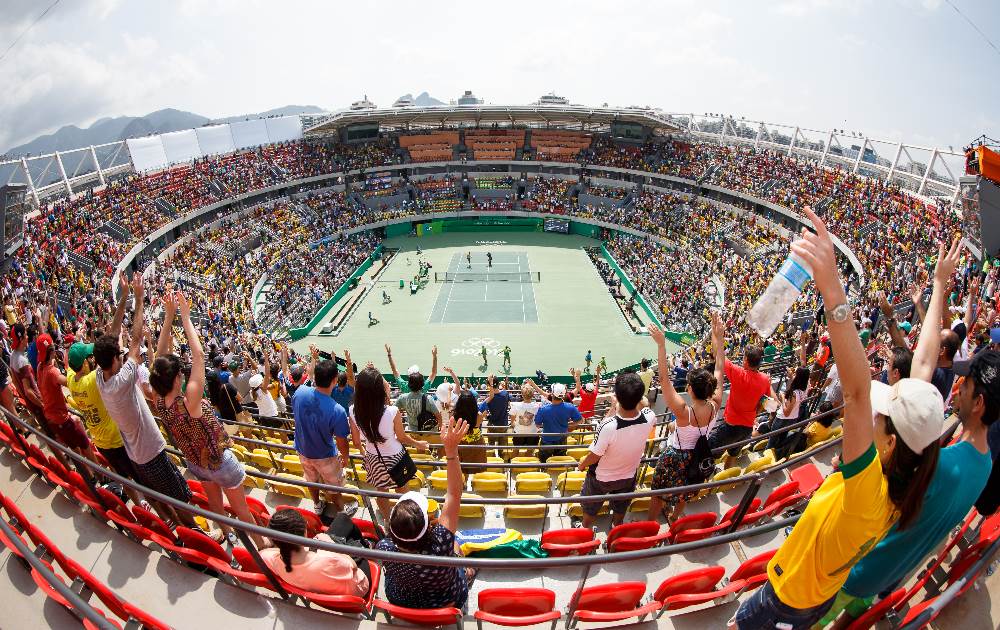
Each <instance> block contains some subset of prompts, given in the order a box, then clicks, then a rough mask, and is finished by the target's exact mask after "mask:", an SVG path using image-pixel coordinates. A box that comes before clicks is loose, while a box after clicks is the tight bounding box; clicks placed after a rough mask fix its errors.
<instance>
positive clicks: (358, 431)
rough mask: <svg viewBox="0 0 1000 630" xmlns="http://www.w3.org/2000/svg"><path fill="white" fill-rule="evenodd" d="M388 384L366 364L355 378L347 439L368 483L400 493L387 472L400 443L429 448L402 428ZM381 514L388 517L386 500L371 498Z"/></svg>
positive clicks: (399, 455) (400, 451) (399, 454)
mask: <svg viewBox="0 0 1000 630" xmlns="http://www.w3.org/2000/svg"><path fill="white" fill-rule="evenodd" d="M389 402H390V399H389V383H388V382H386V380H385V379H384V378H382V375H381V374H380V373H379V371H378V370H376V369H375V368H374V367H370V366H369V367H367V368H365V369H364V370H362V371H361V373H359V374H358V375H357V377H356V378H355V389H354V404H353V405H351V409H350V413H349V414H348V415H349V418H350V422H351V439H352V440H353V442H354V448H356V449H358V450H359V451H361V453H362V465H363V466H364V469H365V474H366V475H367V476H368V485H370V486H372V487H373V488H375V489H376V490H382V491H384V492H404V491H405V490H406V488H405V487H399V486H397V485H396V482H395V481H393V479H392V476H391V475H390V474H389V471H390V470H392V468H393V466H395V465H396V463H397V462H399V460H400V459H401V458H402V457H403V455H404V453H405V451H404V450H403V448H404V446H412V447H414V448H416V449H417V450H420V451H427V450H428V449H429V447H428V444H427V442H421V441H418V440H414V439H413V438H412V437H410V436H409V435H407V434H406V430H405V429H403V414H401V413H400V412H399V409H398V408H397V407H396V406H395V405H390V404H389ZM375 502H376V503H377V504H378V508H379V511H380V512H382V516H383V517H384V518H385V519H386V520H388V519H389V514H390V508H391V505H390V503H389V499H387V498H384V497H380V498H378V499H376V500H375Z"/></svg>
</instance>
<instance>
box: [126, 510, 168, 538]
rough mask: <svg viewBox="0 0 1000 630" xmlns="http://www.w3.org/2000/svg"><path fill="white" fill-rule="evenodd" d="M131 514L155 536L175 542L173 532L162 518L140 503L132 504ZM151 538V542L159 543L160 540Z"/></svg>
mask: <svg viewBox="0 0 1000 630" xmlns="http://www.w3.org/2000/svg"><path fill="white" fill-rule="evenodd" d="M132 515H133V516H135V519H136V520H137V521H138V522H139V523H140V524H141V525H142V526H143V527H145V528H146V529H147V530H149V531H150V532H152V533H153V534H155V535H156V536H158V537H160V538H162V539H164V540H166V541H168V542H170V543H171V544H174V543H176V539H175V538H174V533H173V532H172V531H170V528H169V527H167V524H166V523H164V522H163V520H162V519H161V518H160V517H159V516H157V515H156V514H154V513H153V512H151V511H149V510H147V509H146V508H144V507H142V506H141V505H133V506H132ZM151 540H153V542H156V543H157V544H160V542H159V541H158V540H156V539H155V538H151Z"/></svg>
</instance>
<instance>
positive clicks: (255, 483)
mask: <svg viewBox="0 0 1000 630" xmlns="http://www.w3.org/2000/svg"><path fill="white" fill-rule="evenodd" d="M243 468H244V470H246V472H247V474H246V476H245V477H243V487H244V488H266V487H267V484H265V483H264V480H263V479H261V478H260V477H254V476H253V475H251V474H250V473H251V472H255V473H256V472H260V471H259V470H257V469H256V468H254V467H253V466H249V465H247V464H244V465H243Z"/></svg>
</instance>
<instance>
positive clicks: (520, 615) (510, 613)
mask: <svg viewBox="0 0 1000 630" xmlns="http://www.w3.org/2000/svg"><path fill="white" fill-rule="evenodd" d="M555 606H556V594H555V593H554V592H553V591H551V590H549V589H547V588H487V589H484V590H482V591H480V592H479V610H477V611H476V613H475V617H476V624H477V625H478V626H479V627H480V628H482V626H483V622H484V621H486V622H489V623H492V624H495V625H498V626H533V625H535V624H540V623H547V622H549V621H551V622H552V627H553V628H555V623H556V621H558V620H559V619H560V618H561V617H562V613H561V612H559V611H558V610H556V609H555Z"/></svg>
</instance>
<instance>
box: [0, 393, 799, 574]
mask: <svg viewBox="0 0 1000 630" xmlns="http://www.w3.org/2000/svg"><path fill="white" fill-rule="evenodd" d="M0 411H2V413H3V415H4V417H6V418H7V421H8V422H13V423H15V424H17V425H18V426H19V427H21V428H22V429H24V430H27V431H29V432H31V433H32V434H34V435H35V437H36V438H38V439H40V440H42V441H43V442H44V443H45V444H46V445H47V446H48V447H49V448H51V449H54V450H57V451H59V452H60V453H61V454H62V455H64V456H66V457H67V458H69V459H72V460H73V461H74V462H75V463H76V464H77V465H82V466H83V467H84V468H86V469H87V470H88V471H91V470H92V471H96V472H99V473H100V474H101V476H102V477H107V478H109V479H111V480H113V481H116V482H118V483H120V484H122V485H123V486H125V487H128V488H132V489H134V490H138V491H139V492H142V493H143V494H144V495H146V496H147V497H148V498H150V499H153V500H156V501H160V502H162V503H164V504H166V505H169V506H171V507H173V508H174V509H175V510H181V511H184V512H188V513H191V514H193V515H195V516H200V517H202V518H205V519H208V520H211V521H214V522H216V523H219V524H221V525H226V526H228V527H231V528H233V529H234V530H238V531H240V532H244V533H246V534H252V535H258V536H263V537H267V538H271V539H272V540H281V541H283V542H288V543H293V544H296V545H300V546H305V547H310V548H314V549H324V550H326V551H334V552H337V553H342V554H345V555H349V556H352V557H359V558H364V559H367V560H380V561H383V562H396V563H402V564H429V565H434V566H449V567H474V568H488V569H504V570H512V569H513V570H523V569H543V568H552V567H579V566H591V565H594V564H610V563H619V562H628V561H631V560H645V559H650V558H658V557H662V556H668V555H673V554H675V553H683V552H686V551H692V550H696V549H702V548H706V547H714V546H716V545H718V544H723V543H728V542H732V541H735V540H741V539H743V538H750V537H752V536H758V535H760V534H763V533H767V532H770V531H774V530H777V529H781V528H783V527H787V526H789V525H793V524H795V523H796V522H797V521H798V519H799V518H800V516H801V515H795V516H792V517H790V518H785V519H779V520H776V521H771V522H770V523H767V524H765V525H760V526H756V527H751V528H747V529H744V530H740V531H736V532H730V533H726V534H720V535H718V536H713V537H711V538H707V539H704V540H700V541H694V542H689V543H680V544H673V545H667V546H663V547H654V548H652V549H643V550H639V551H627V552H620V553H614V554H606V555H604V554H602V555H591V556H570V557H565V558H524V559H520V560H517V561H516V562H511V561H510V560H509V559H496V558H468V557H444V556H428V555H420V554H409V553H401V552H395V551H383V550H380V549H368V548H364V547H355V546H352V545H342V544H339V543H335V542H327V541H324V540H317V539H313V538H305V537H303V536H295V535H293V534H287V533H285V532H279V531H276V530H272V529H269V528H266V527H261V526H259V525H256V524H252V523H247V522H244V521H241V520H237V519H234V518H232V517H230V516H228V515H225V514H217V513H215V512H212V511H209V510H206V509H204V508H201V507H198V506H197V505H194V504H190V503H186V502H184V501H179V500H177V499H175V498H173V497H170V496H167V495H165V494H161V493H159V492H157V491H155V490H152V489H150V488H147V487H145V486H143V485H141V484H139V483H137V482H135V481H133V480H132V479H129V478H127V477H123V476H121V475H119V474H118V473H117V472H115V471H113V470H110V469H107V468H104V467H103V466H100V465H99V464H96V463H94V462H92V461H90V460H88V459H87V458H85V457H83V456H82V455H79V454H78V453H76V452H75V451H72V450H70V449H69V448H67V447H65V446H63V445H62V444H60V443H59V442H57V441H56V440H54V439H52V438H50V437H49V436H48V435H45V433H44V432H43V431H41V430H40V429H38V428H37V427H34V426H31V425H29V424H27V423H26V422H24V421H23V420H22V419H21V418H19V417H17V416H15V415H14V414H11V413H10V412H9V411H8V410H7V409H4V408H2V407H0ZM352 490H353V489H352ZM390 496H396V497H398V495H390ZM597 496H598V495H594V496H593V497H590V498H593V499H596V498H597ZM604 496H607V497H614V498H620V497H623V496H625V495H617V494H616V495H604ZM97 499H98V500H100V497H97ZM536 503H537V501H536Z"/></svg>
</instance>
